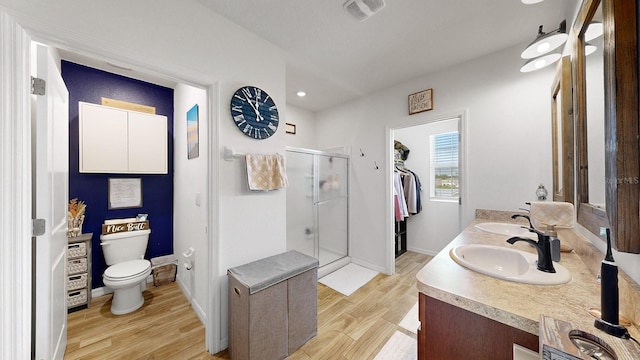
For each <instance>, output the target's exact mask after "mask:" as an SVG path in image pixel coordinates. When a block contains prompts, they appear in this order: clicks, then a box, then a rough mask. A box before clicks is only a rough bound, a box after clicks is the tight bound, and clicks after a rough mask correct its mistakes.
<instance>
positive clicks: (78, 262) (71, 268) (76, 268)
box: [67, 258, 87, 274]
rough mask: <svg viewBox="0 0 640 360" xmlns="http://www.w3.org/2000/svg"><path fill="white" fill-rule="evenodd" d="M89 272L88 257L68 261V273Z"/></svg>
mask: <svg viewBox="0 0 640 360" xmlns="http://www.w3.org/2000/svg"><path fill="white" fill-rule="evenodd" d="M81 272H87V258H79V259H73V260H68V261H67V274H76V273H81Z"/></svg>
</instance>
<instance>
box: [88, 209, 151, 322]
mask: <svg viewBox="0 0 640 360" xmlns="http://www.w3.org/2000/svg"><path fill="white" fill-rule="evenodd" d="M106 223H107V222H106V221H105V224H106ZM150 233H151V230H137V231H128V232H121V233H115V234H106V235H100V245H102V253H103V254H104V259H105V261H106V263H107V265H109V267H108V268H107V270H105V271H104V274H103V275H102V280H103V282H104V285H105V286H107V287H110V288H111V289H113V290H114V292H113V300H112V302H111V313H112V314H115V315H123V314H128V313H130V312H133V311H135V310H137V309H139V308H140V307H141V306H142V304H144V297H143V296H142V291H144V289H145V288H146V285H147V277H149V275H150V274H151V262H150V261H149V260H145V259H144V253H145V251H146V250H147V243H148V242H149V234H150Z"/></svg>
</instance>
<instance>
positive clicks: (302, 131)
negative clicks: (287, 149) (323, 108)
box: [280, 104, 317, 150]
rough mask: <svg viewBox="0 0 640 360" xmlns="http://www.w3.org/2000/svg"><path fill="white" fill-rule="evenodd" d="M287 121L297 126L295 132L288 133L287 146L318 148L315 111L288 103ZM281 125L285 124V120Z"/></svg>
mask: <svg viewBox="0 0 640 360" xmlns="http://www.w3.org/2000/svg"><path fill="white" fill-rule="evenodd" d="M287 122H289V123H292V124H294V125H295V126H296V133H295V134H286V136H285V140H286V143H287V146H293V147H298V148H303V149H316V150H317V148H316V135H315V130H316V115H315V113H313V112H311V111H308V110H304V109H301V108H299V107H295V106H292V105H289V104H287ZM280 126H283V127H284V126H285V124H284V122H283V123H281V124H280Z"/></svg>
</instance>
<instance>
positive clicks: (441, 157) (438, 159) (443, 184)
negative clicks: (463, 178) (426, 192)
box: [430, 131, 460, 201]
mask: <svg viewBox="0 0 640 360" xmlns="http://www.w3.org/2000/svg"><path fill="white" fill-rule="evenodd" d="M430 141H431V198H432V199H437V200H451V201H458V197H459V194H460V192H459V187H458V186H459V183H458V153H459V151H458V149H459V136H458V132H457V131H453V132H448V133H442V134H437V135H431V136H430Z"/></svg>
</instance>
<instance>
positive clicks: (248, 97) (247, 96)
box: [242, 88, 264, 121]
mask: <svg viewBox="0 0 640 360" xmlns="http://www.w3.org/2000/svg"><path fill="white" fill-rule="evenodd" d="M242 92H243V93H244V97H245V98H246V99H247V102H248V103H249V105H251V108H252V109H253V111H254V112H255V113H256V121H262V120H264V118H263V117H262V115H260V111H259V110H258V107H259V106H260V105H258V100H257V99H256V103H255V104H254V103H253V102H252V101H251V93H250V92H249V90H248V89H245V88H243V89H242Z"/></svg>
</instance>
